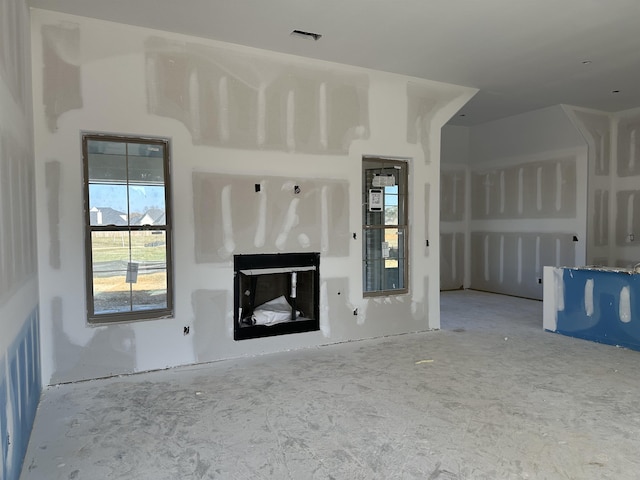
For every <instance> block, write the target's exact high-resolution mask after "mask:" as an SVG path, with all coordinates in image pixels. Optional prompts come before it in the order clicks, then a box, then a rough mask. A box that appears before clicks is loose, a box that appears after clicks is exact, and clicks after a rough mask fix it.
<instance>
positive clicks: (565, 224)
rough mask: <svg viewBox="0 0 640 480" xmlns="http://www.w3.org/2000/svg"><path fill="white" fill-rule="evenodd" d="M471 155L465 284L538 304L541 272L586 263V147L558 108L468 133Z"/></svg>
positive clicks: (519, 116) (503, 121)
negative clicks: (549, 268) (468, 267)
mask: <svg viewBox="0 0 640 480" xmlns="http://www.w3.org/2000/svg"><path fill="white" fill-rule="evenodd" d="M550 124H551V125H552V126H553V128H550ZM469 151H470V152H471V157H472V158H471V159H470V162H469V168H470V176H471V179H470V184H471V185H470V197H471V216H470V218H471V219H470V223H469V226H470V277H471V278H470V285H471V287H472V288H478V289H481V290H487V291H492V292H497V293H506V294H510V295H519V296H524V297H530V298H539V299H541V298H542V293H543V292H542V268H543V267H544V266H546V265H552V266H574V265H583V264H584V262H585V259H586V243H587V196H588V193H587V176H588V147H587V144H586V142H585V140H584V139H583V138H582V136H581V135H580V133H579V131H578V129H577V128H576V127H575V126H574V125H573V123H572V121H571V119H570V118H569V117H568V115H567V114H566V113H565V112H564V110H563V108H562V107H561V106H556V107H550V108H547V109H542V110H537V111H534V112H529V113H526V114H523V115H518V116H516V117H512V118H509V119H503V120H498V121H496V122H490V123H488V124H484V125H480V126H478V127H472V128H471V132H470V148H469Z"/></svg>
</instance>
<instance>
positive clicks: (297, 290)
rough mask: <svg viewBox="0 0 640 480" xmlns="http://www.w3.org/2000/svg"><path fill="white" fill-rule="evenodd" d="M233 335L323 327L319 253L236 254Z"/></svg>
mask: <svg viewBox="0 0 640 480" xmlns="http://www.w3.org/2000/svg"><path fill="white" fill-rule="evenodd" d="M233 263H234V288H233V290H234V328H233V332H234V339H235V340H246V339H249V338H260V337H270V336H273V335H285V334H290V333H302V332H311V331H315V330H320V318H319V312H320V308H319V305H320V254H319V253H317V252H311V253H273V254H251V255H235V256H234V262H233Z"/></svg>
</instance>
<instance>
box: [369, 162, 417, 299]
mask: <svg viewBox="0 0 640 480" xmlns="http://www.w3.org/2000/svg"><path fill="white" fill-rule="evenodd" d="M362 184H363V191H362V196H363V199H362V208H363V211H362V219H363V225H362V230H363V231H362V237H363V239H362V243H363V245H362V248H363V259H362V260H363V268H362V275H363V288H364V294H365V295H388V294H392V293H406V292H407V291H408V285H407V282H408V271H409V269H408V255H407V242H408V232H407V162H404V161H399V160H389V159H383V158H372V157H364V158H363V160H362Z"/></svg>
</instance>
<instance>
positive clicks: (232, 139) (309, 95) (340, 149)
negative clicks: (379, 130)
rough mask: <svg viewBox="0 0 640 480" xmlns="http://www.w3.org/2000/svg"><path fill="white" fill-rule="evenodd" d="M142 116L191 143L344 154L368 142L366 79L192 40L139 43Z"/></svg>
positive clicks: (159, 40) (364, 76) (161, 39)
mask: <svg viewBox="0 0 640 480" xmlns="http://www.w3.org/2000/svg"><path fill="white" fill-rule="evenodd" d="M145 49H146V64H147V65H146V68H147V79H146V81H147V94H148V100H149V110H150V112H152V113H155V114H158V115H164V116H167V117H171V118H174V119H176V120H179V121H181V122H182V123H183V124H184V125H185V126H186V127H187V128H188V129H189V131H190V132H191V135H192V138H193V141H194V143H195V144H206V145H218V146H227V147H235V148H250V149H256V148H264V149H275V150H284V151H295V152H309V153H330V154H345V153H348V151H349V147H350V145H351V143H352V142H353V141H354V140H357V139H360V138H367V137H368V136H369V124H368V122H369V112H368V93H369V85H368V77H367V76H366V75H364V74H361V73H360V74H352V75H344V74H342V75H336V74H335V73H334V72H332V71H330V70H327V69H326V68H322V67H320V66H317V67H315V68H314V67H309V66H305V67H302V66H300V65H295V64H292V63H290V62H287V61H285V60H284V59H282V60H280V61H278V60H275V59H268V60H267V59H265V58H260V57H257V56H256V55H251V54H250V53H248V52H242V53H239V54H237V55H234V56H229V55H225V52H224V50H223V49H220V48H215V47H212V46H204V45H201V44H195V43H191V42H177V41H169V40H167V39H166V38H162V37H151V38H149V39H148V40H147V41H146V42H145Z"/></svg>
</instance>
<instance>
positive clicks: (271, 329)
mask: <svg viewBox="0 0 640 480" xmlns="http://www.w3.org/2000/svg"><path fill="white" fill-rule="evenodd" d="M311 266H312V267H314V269H313V270H312V271H311V272H310V273H311V274H312V275H313V282H314V288H313V291H312V295H313V309H312V310H313V311H312V312H305V313H306V314H307V316H310V315H311V318H305V319H297V320H295V321H291V322H283V323H277V324H275V325H250V326H247V325H242V326H241V325H240V321H241V318H240V315H241V314H240V310H241V307H242V303H241V302H242V295H244V291H241V290H242V288H241V285H240V275H241V271H242V270H262V269H291V270H292V271H295V269H296V268H301V269H302V268H308V267H311ZM233 267H234V274H233V291H234V300H233V302H234V303H233V305H234V319H233V320H234V322H233V338H234V340H247V339H250V338H261V337H271V336H275V335H286V334H292V333H303V332H312V331H317V330H320V253H318V252H305V253H272V254H246V255H235V256H234V259H233Z"/></svg>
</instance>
